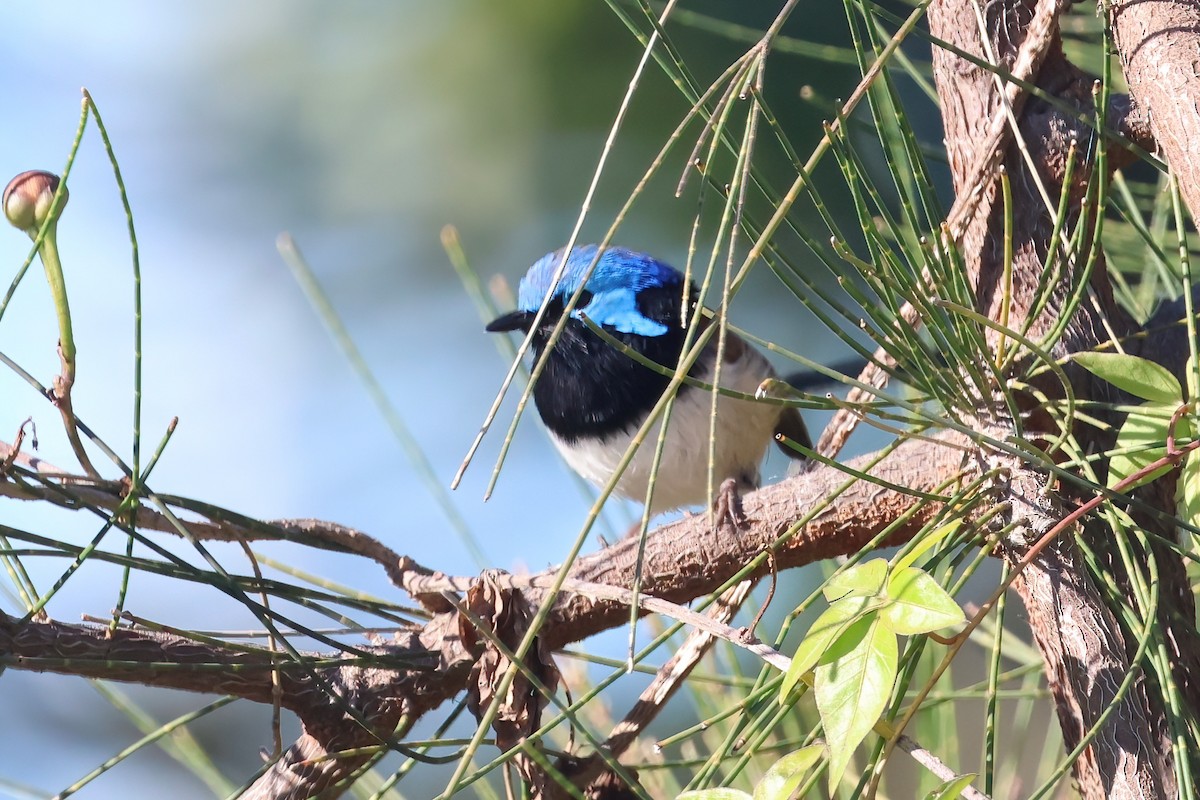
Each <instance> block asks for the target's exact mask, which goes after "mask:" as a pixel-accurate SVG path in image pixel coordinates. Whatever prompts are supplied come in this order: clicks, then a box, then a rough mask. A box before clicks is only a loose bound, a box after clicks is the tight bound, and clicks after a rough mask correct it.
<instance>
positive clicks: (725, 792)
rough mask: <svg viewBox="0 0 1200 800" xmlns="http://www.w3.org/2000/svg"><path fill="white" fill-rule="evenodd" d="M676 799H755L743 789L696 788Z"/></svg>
mask: <svg viewBox="0 0 1200 800" xmlns="http://www.w3.org/2000/svg"><path fill="white" fill-rule="evenodd" d="M675 800H754V798H753V797H751V796H750V795H748V794H746V793H745V792H743V791H742V790H741V789H724V788H717V789H696V790H694V791H691V792H684V793H683V794H681V795H677V796H676V798H675Z"/></svg>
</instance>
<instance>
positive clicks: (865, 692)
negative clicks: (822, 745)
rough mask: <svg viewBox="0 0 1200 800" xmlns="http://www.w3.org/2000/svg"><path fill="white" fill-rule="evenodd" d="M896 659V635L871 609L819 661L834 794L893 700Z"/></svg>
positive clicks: (819, 707) (819, 685)
mask: <svg viewBox="0 0 1200 800" xmlns="http://www.w3.org/2000/svg"><path fill="white" fill-rule="evenodd" d="M896 658H897V647H896V634H895V633H893V632H892V630H891V628H890V627H889V626H888V625H887V624H886V623H884V622H883V620H882V619H881V618H880V616H879V615H878V614H876V613H869V614H867V615H866V616H864V617H863V618H862V619H859V620H858V621H857V622H855V623H854V624H853V625H851V626H850V629H849V630H847V631H846V633H845V634H844V635H843V636H842V637H841V638H840V639H839V640H838V641H837V642H836V644H835V646H834V647H833V648H832V649H831V650H830V651H829V652H827V653H826V654H825V658H823V659H821V663H820V664H818V665H817V669H816V687H815V695H816V699H817V711H818V712H819V713H820V715H821V726H822V727H823V728H824V729H825V742H826V745H827V746H828V747H829V791H830V793H832V792H833V790H834V787H836V786H837V784H838V781H840V780H841V779H842V773H844V772H845V771H846V767H847V765H848V764H849V763H850V757H851V756H852V755H854V749H855V748H856V747H858V745H859V743H860V742H862V740H863V739H864V738H865V737H866V735H867V734H868V733H869V732H870V731H871V728H872V727H873V726H874V725H875V722H876V721H877V720H878V719H879V715H880V714H882V713H883V709H884V707H885V706H886V705H887V701H888V696H889V695H890V694H891V691H892V684H893V683H894V682H895V680H896Z"/></svg>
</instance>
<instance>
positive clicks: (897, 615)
mask: <svg viewBox="0 0 1200 800" xmlns="http://www.w3.org/2000/svg"><path fill="white" fill-rule="evenodd" d="M888 598H889V599H890V600H891V602H890V603H888V604H887V605H886V606H884V607H883V609H882V610H881V611H880V614H882V615H883V619H884V621H885V622H887V624H888V625H889V626H890V627H891V629H892V630H893V631H895V632H896V633H899V634H903V635H905V636H911V635H912V634H915V633H928V632H929V631H936V630H937V629H938V628H948V627H950V626H951V625H959V624H961V623H962V622H963V621H964V620H965V619H966V617H965V616H964V615H963V610H962V609H961V608H959V606H958V603H956V602H954V598H953V597H951V596H950V595H949V594H948V593H947V592H946V590H945V589H943V588H942V587H941V586H939V585H938V582H937V581H935V580H934V579H933V578H932V577H931V576H930V575H929V574H928V573H927V572H925V571H923V570H919V569H917V568H915V567H907V568H905V569H903V570H900V571H899V572H894V573H892V579H891V580H890V581H888Z"/></svg>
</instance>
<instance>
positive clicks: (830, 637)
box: [779, 595, 872, 703]
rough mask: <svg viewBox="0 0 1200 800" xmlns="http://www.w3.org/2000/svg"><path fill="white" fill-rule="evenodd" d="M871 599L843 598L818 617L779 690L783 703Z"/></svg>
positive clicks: (854, 596) (798, 650) (857, 596)
mask: <svg viewBox="0 0 1200 800" xmlns="http://www.w3.org/2000/svg"><path fill="white" fill-rule="evenodd" d="M871 599H872V598H870V597H862V596H859V595H851V596H850V597H844V598H842V599H841V600H838V601H836V602H834V603H833V604H831V605H830V606H829V608H827V609H825V613H823V614H821V616H819V617H817V619H816V621H814V622H813V624H812V627H811V628H809V629H808V633H806V634H805V635H804V641H802V642H800V646H799V647H797V648H796V655H794V656H792V663H791V666H789V667H788V671H787V675H785V676H784V677H783V685H782V686H780V687H779V702H780V703H786V702H787V700H788V696H789V695H790V694H791V693H792V689H793V688H794V687H795V686H796V684H797V683H799V682H800V679H801V678H803V677H804V673H806V672H808V671H809V670H810V669H812V668H813V666H814V665H815V664H816V663H817V661H819V660H820V658H821V656H823V655H825V652H826V651H827V650H829V648H830V647H832V646H833V643H834V642H836V641H837V640H838V639H839V638H840V637H841V636H842V634H843V633H845V632H846V630H847V629H848V628H849V627H850V626H851V625H852V624H853V623H854V621H855V620H856V619H858V618H859V617H860V616H861V615H862V613H863V612H864V611H865V610H866V608H867V604H868V603H870V601H871Z"/></svg>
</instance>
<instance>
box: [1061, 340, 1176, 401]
mask: <svg viewBox="0 0 1200 800" xmlns="http://www.w3.org/2000/svg"><path fill="white" fill-rule="evenodd" d="M1071 360H1072V361H1074V362H1075V363H1076V364H1078V365H1079V366H1081V367H1083V368H1084V369H1086V370H1087V371H1088V372H1090V373H1092V374H1093V375H1095V376H1096V377H1097V378H1101V379H1102V380H1106V381H1108V382H1109V383H1111V384H1112V385H1113V386H1116V387H1117V388H1118V389H1124V390H1125V391H1127V392H1129V393H1130V394H1131V395H1134V396H1135V397H1140V398H1142V399H1143V400H1150V401H1153V402H1156V403H1172V404H1174V405H1176V406H1178V405H1179V404H1180V403H1182V402H1183V389H1181V388H1180V386H1179V381H1178V380H1176V379H1175V376H1174V375H1172V374H1171V372H1170V370H1168V369H1167V368H1166V367H1164V366H1162V365H1161V364H1156V363H1154V362H1153V361H1147V360H1146V359H1144V358H1138V357H1137V356H1130V355H1125V354H1124V353H1096V352H1088V353H1076V354H1075V355H1073V356H1071Z"/></svg>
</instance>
